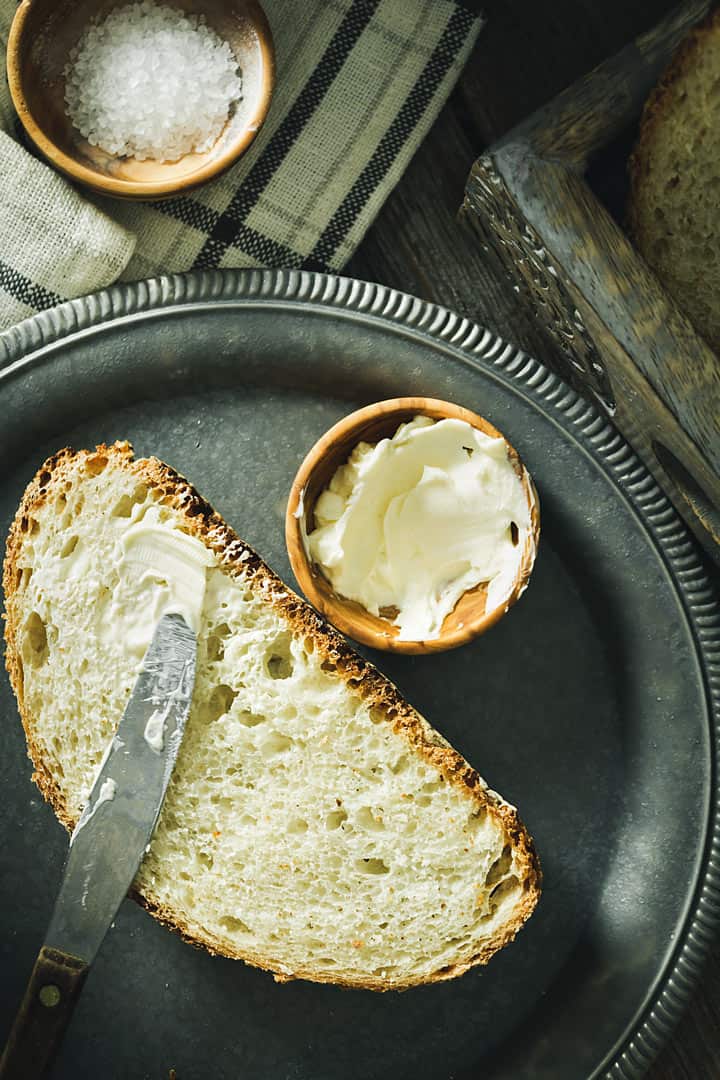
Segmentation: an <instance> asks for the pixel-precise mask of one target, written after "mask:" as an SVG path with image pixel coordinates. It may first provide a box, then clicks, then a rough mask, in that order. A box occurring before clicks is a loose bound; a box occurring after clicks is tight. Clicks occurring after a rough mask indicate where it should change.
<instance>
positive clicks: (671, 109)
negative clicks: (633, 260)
mask: <svg viewBox="0 0 720 1080" xmlns="http://www.w3.org/2000/svg"><path fill="white" fill-rule="evenodd" d="M719 125H720V9H718V10H716V11H715V12H714V13H713V14H711V15H710V17H709V18H708V19H707V21H706V22H705V23H704V24H703V25H702V26H701V27H699V28H698V29H696V30H694V31H693V32H692V33H691V34H690V35H689V36H688V38H687V39H686V40H685V41H684V42H683V44H682V45H681V46H680V48H679V49H678V51H677V52H676V53H675V56H674V57H673V59H672V61H671V63H670V65H669V67H668V69H667V70H666V72H665V74H664V75H663V77H662V79H661V81H660V83H659V84H658V86H657V87H656V88H655V90H654V91H653V92H652V94H651V95H650V97H649V98H648V101H647V102H646V105H645V109H644V111H643V116H642V122H641V127H640V136H639V139H638V143H637V147H636V149H635V153H634V155H633V157H632V159H631V167H630V180H631V188H630V202H629V213H628V218H629V224H630V230H631V232H632V236H633V239H634V242H635V243H636V245H637V247H638V249H639V250H640V252H641V253H642V255H643V257H644V258H645V260H646V261H647V262H648V263H649V264H650V266H651V267H652V268H653V270H654V271H655V273H656V274H657V275H658V277H659V278H660V280H661V282H662V283H663V285H664V286H665V288H666V289H667V291H668V292H669V293H670V294H671V296H672V297H673V298H674V299H675V300H676V302H677V304H678V306H679V307H680V308H681V310H683V311H684V312H685V314H686V315H687V316H688V317H689V318H690V320H691V321H692V322H693V324H694V326H695V329H696V330H697V331H698V332H699V333H700V334H701V335H702V336H703V337H704V338H705V339H706V341H707V343H708V344H709V345H710V346H711V347H712V348H713V349H715V350H716V351H717V352H720V165H719V162H720V126H719Z"/></svg>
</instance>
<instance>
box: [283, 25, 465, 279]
mask: <svg viewBox="0 0 720 1080" xmlns="http://www.w3.org/2000/svg"><path fill="white" fill-rule="evenodd" d="M474 23H475V17H474V16H473V15H472V14H471V12H469V11H468V10H466V9H465V8H456V9H455V11H453V13H452V15H451V17H450V19H449V20H448V24H447V26H446V27H445V29H444V31H443V33H442V37H441V38H440V40H439V41H438V43H437V45H436V46H435V48H434V50H433V52H432V55H431V56H430V59H429V60H428V62H427V64H426V65H425V67H424V69H423V71H422V74H421V75H420V78H419V79H418V81H417V82H416V83H415V85H414V86H413V88H412V90H411V91H410V93H409V94H408V96H407V98H406V99H405V101H404V103H403V106H402V108H401V109H400V111H399V113H398V114H397V116H396V117H395V119H394V120H393V122H392V124H391V125H390V127H389V128H388V130H387V131H386V132H385V134H384V135H383V137H382V139H381V140H380V142H379V143H378V146H377V149H376V150H375V153H374V154H373V156H372V157H371V158H370V160H369V161H368V163H367V165H366V166H365V168H364V169H363V171H362V172H361V173H360V175H359V176H358V178H357V180H356V181H355V183H354V184H353V186H352V187H351V189H350V191H349V192H348V193H347V195H346V196H345V198H344V199H343V201H342V202H341V203H340V205H339V206H338V208H337V210H336V211H335V213H334V214H333V216H332V217H331V219H330V221H329V222H328V224H327V226H326V228H325V230H324V232H323V234H322V235H321V236H320V238H319V240H318V242H317V244H316V245H315V247H314V248H313V250H312V251H311V253H310V255H309V256H308V257H307V259H305V260H304V262H303V266H304V267H305V268H306V269H308V270H321V269H324V268H325V267H326V266H327V265H328V263H329V262H330V261H331V260H332V257H333V255H334V254H335V252H336V251H337V249H338V247H339V246H340V244H341V243H342V242H343V240H344V239H345V237H346V236H347V234H348V232H349V230H350V229H351V228H352V226H353V223H354V222H355V220H356V218H357V216H358V214H359V213H360V211H361V210H362V209H363V207H364V206H365V203H366V202H367V201H368V199H369V198H370V197H371V196H372V194H373V192H374V191H375V189H376V188H377V187H378V185H379V184H381V183H382V181H383V179H384V177H385V175H386V173H387V172H388V170H389V169H390V168H391V167H392V164H393V162H394V161H395V159H396V157H397V156H398V154H399V152H400V151H401V150H402V148H403V145H404V144H405V142H406V141H407V140H408V139H409V138H410V137H411V135H412V133H413V131H414V130H415V127H416V125H417V124H418V122H419V121H420V120H421V118H422V116H423V113H424V112H425V110H426V109H427V107H428V105H429V104H430V102H431V101H432V99H433V96H434V94H435V92H436V90H437V88H438V86H439V85H440V83H441V82H442V80H443V79H444V78H445V76H446V75H447V73H448V71H449V70H450V67H451V66H452V63H453V61H454V60H455V58H456V56H457V53H458V50H459V49H460V48H461V47H462V45H463V42H464V40H465V38H466V37H467V35H468V33H469V32H470V30H471V29H472V27H473V25H474Z"/></svg>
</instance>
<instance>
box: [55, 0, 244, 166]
mask: <svg viewBox="0 0 720 1080" xmlns="http://www.w3.org/2000/svg"><path fill="white" fill-rule="evenodd" d="M241 97H242V79H241V74H240V71H239V68H238V63H237V59H236V58H235V56H234V54H233V52H232V49H231V48H230V46H229V44H228V43H227V41H223V39H222V38H220V37H219V36H218V35H217V34H216V33H215V31H214V30H212V29H210V27H208V26H207V25H206V23H205V19H204V16H202V15H201V16H199V17H198V16H195V15H185V14H184V13H183V12H182V11H179V10H177V9H176V8H173V7H170V6H169V5H166V4H158V3H155V2H154V0H140V2H138V3H132V4H127V5H126V6H123V7H120V8H116V9H115V10H114V11H112V12H111V13H110V14H109V15H108V16H107V17H106V18H105V19H102V20H99V19H96V20H95V21H93V22H92V23H91V24H90V25H89V26H88V27H87V29H86V30H85V32H84V33H83V35H82V37H81V39H80V41H79V42H78V44H77V45H76V46H75V47H74V48H73V49H72V50H71V52H70V57H69V62H68V64H67V66H66V68H65V102H66V105H67V113H68V116H69V118H70V120H71V121H72V123H73V124H74V125H75V127H76V128H77V129H78V130H79V131H80V133H81V134H82V135H83V136H84V138H86V139H87V140H88V142H89V143H90V144H91V145H92V146H98V147H100V149H102V150H104V151H105V152H106V153H108V154H114V155H117V156H119V157H125V156H132V157H134V158H136V159H137V160H138V161H145V160H147V159H148V158H154V159H156V160H158V161H176V160H177V159H178V158H181V157H183V156H184V155H185V154H188V153H191V152H195V153H204V152H205V151H207V150H209V149H210V148H211V147H212V145H213V144H214V143H215V141H216V140H217V138H218V136H219V135H220V133H221V132H222V130H223V128H224V126H225V124H226V123H227V121H228V118H229V116H230V115H231V114H232V111H233V110H234V108H236V106H237V103H238V102H239V101H240V99H241Z"/></svg>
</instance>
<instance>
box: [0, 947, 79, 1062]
mask: <svg viewBox="0 0 720 1080" xmlns="http://www.w3.org/2000/svg"><path fill="white" fill-rule="evenodd" d="M87 973H88V965H87V964H86V963H85V962H84V961H83V960H78V958H77V957H76V956H70V955H68V953H64V952H61V951H60V950H59V949H50V948H48V947H47V945H43V947H42V949H41V950H40V952H39V953H38V956H37V960H36V961H35V966H34V968H33V970H32V975H31V976H30V981H29V983H28V985H27V990H26V991H25V997H24V998H23V1002H22V1005H21V1006H20V1009H19V1011H18V1014H17V1016H16V1017H15V1023H14V1024H13V1026H12V1030H11V1031H10V1036H9V1038H8V1041H7V1043H6V1045H5V1050H4V1051H3V1056H2V1058H1V1059H0V1080H35V1078H36V1077H41V1076H44V1075H45V1073H46V1071H47V1070H48V1069H49V1068H50V1065H51V1064H52V1062H53V1060H54V1058H55V1055H56V1054H57V1052H58V1050H59V1049H60V1044H61V1042H62V1039H63V1035H64V1034H65V1029H66V1028H67V1026H68V1024H69V1023H70V1019H71V1017H72V1014H73V1010H74V1008H75V1002H76V1001H77V999H78V997H79V995H80V991H81V990H82V987H83V983H84V982H85V976H86V975H87Z"/></svg>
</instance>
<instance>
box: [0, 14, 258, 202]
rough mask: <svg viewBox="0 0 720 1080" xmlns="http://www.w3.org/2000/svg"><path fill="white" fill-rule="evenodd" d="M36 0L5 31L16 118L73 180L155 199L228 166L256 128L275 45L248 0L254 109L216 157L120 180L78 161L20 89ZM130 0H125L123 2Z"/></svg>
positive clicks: (195, 184)
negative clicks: (255, 50)
mask: <svg viewBox="0 0 720 1080" xmlns="http://www.w3.org/2000/svg"><path fill="white" fill-rule="evenodd" d="M34 2H35V0H21V3H20V4H19V5H18V7H17V9H16V11H15V14H14V16H13V19H12V22H11V24H10V31H9V33H8V41H7V53H6V72H7V80H8V87H9V89H10V97H11V99H12V103H13V106H14V108H15V111H16V112H17V115H18V118H19V120H20V123H21V124H22V126H23V128H24V129H25V131H26V133H27V135H28V137H29V138H30V140H31V142H32V143H33V144H34V146H35V147H36V148H37V150H39V151H40V153H41V154H42V155H43V157H44V158H45V160H46V161H47V162H48V163H49V164H50V165H51V166H52V167H54V168H56V169H58V170H59V171H60V172H62V173H64V174H65V176H67V177H69V178H70V179H71V180H73V181H75V182H76V183H79V184H83V185H84V186H85V187H88V188H90V189H91V190H92V191H95V192H97V193H98V194H100V195H114V196H117V197H120V198H125V199H140V200H143V199H149V200H151V199H157V198H163V197H169V196H172V195H179V194H182V193H184V192H187V191H192V190H193V189H195V188H197V187H200V185H202V184H205V183H207V182H208V181H209V180H213V179H214V178H215V177H217V176H220V175H221V174H222V173H223V172H225V171H226V170H227V169H229V168H230V167H231V166H232V165H234V164H235V162H236V161H237V160H238V159H239V158H240V157H241V155H242V154H243V153H244V152H245V150H246V149H247V148H248V146H249V145H250V144H251V143H252V141H253V139H254V138H255V136H256V135H257V133H258V132H259V131H260V129H261V127H262V125H263V123H264V121H265V118H266V116H267V114H268V110H269V108H270V103H271V101H272V97H273V91H274V88H275V44H274V41H273V36H272V30H271V29H270V23H269V22H268V19H267V15H266V14H265V10H264V8H263V7H262V4H261V3H260V0H251V2H250V6H251V7H252V9H253V14H252V19H253V22H254V24H255V26H256V28H257V33H258V41H259V44H260V53H261V56H262V78H261V90H260V93H259V94H258V100H257V105H256V107H255V109H254V110H253V112H252V114H251V116H250V117H249V118H248V122H247V124H246V126H245V129H244V131H243V132H242V135H241V136H240V138H239V139H238V141H237V142H233V143H232V144H231V145H230V146H229V147H228V149H227V150H226V151H225V152H224V153H222V154H219V155H218V156H217V157H216V158H213V159H212V160H211V161H208V162H207V163H206V164H205V165H203V166H201V167H200V168H199V169H198V170H197V171H196V172H194V173H190V174H189V175H187V176H181V177H178V178H176V179H174V180H172V181H158V180H148V181H143V180H121V179H118V178H116V177H112V176H105V175H104V174H103V173H100V172H96V171H95V170H94V169H92V168H89V167H88V166H86V165H83V164H81V163H80V162H79V161H77V160H76V159H75V158H73V157H71V156H70V155H69V154H66V153H65V151H64V150H61V149H60V148H59V147H58V146H57V145H56V144H55V143H54V142H53V141H52V140H51V139H49V138H48V137H47V135H45V133H44V132H43V130H42V128H41V127H40V125H39V124H38V122H37V121H36V119H35V117H34V115H33V113H32V111H31V109H30V106H29V105H28V101H27V98H26V97H25V92H24V90H23V80H22V78H21V74H20V55H21V44H22V42H23V35H24V33H25V30H26V24H27V19H28V16H29V14H30V10H31V8H32V6H33V3H34ZM129 2H130V0H128V3H129Z"/></svg>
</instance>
